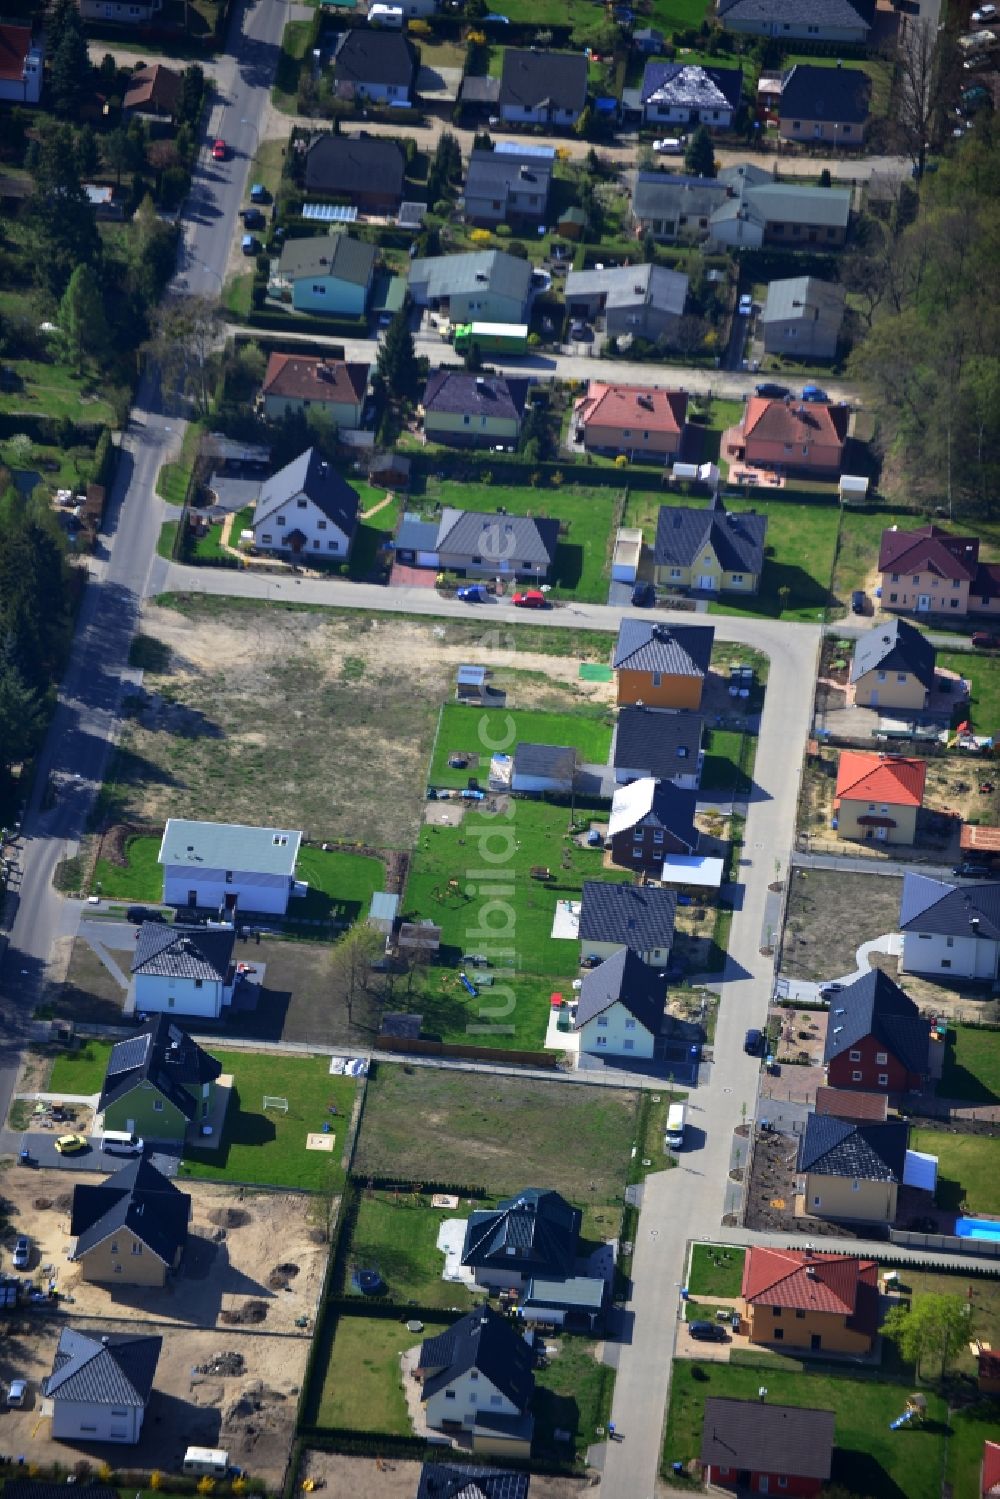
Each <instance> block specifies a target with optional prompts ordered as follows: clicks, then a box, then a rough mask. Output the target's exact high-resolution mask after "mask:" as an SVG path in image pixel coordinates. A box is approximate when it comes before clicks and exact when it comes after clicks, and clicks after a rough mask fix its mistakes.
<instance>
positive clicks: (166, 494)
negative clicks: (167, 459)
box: [156, 422, 202, 505]
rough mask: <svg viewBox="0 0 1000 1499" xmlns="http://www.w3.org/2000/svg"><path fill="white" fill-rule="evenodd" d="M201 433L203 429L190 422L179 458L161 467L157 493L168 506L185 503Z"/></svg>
mask: <svg viewBox="0 0 1000 1499" xmlns="http://www.w3.org/2000/svg"><path fill="white" fill-rule="evenodd" d="M201 433H202V429H201V427H200V425H199V424H198V423H197V422H189V423H188V425H187V426H186V427H185V429H184V439H183V442H182V443H181V451H180V454H179V456H178V458H177V459H176V460H175V461H174V462H172V463H164V464H161V466H160V471H159V473H158V474H157V476H156V493H157V494H158V495H159V496H160V498H161V499H164V500H166V502H167V504H168V505H183V503H184V497H185V495H186V494H187V489H188V484H189V483H190V482H191V472H192V470H193V468H194V460H195V458H196V457H197V454H198V444H199V442H200V441H201Z"/></svg>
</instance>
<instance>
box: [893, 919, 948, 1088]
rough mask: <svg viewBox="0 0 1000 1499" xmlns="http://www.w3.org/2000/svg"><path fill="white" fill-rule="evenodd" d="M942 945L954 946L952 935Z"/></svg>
mask: <svg viewBox="0 0 1000 1499" xmlns="http://www.w3.org/2000/svg"><path fill="white" fill-rule="evenodd" d="M944 945H945V947H954V946H955V939H954V937H946V938H945V939H944ZM879 1061H880V1062H881V1061H882V1058H881V1057H879Z"/></svg>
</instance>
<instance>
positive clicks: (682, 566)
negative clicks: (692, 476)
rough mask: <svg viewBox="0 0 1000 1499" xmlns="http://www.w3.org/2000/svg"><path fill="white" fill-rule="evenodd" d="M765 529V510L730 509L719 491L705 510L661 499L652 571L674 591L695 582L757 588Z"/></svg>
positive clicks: (708, 588) (710, 588)
mask: <svg viewBox="0 0 1000 1499" xmlns="http://www.w3.org/2000/svg"><path fill="white" fill-rule="evenodd" d="M766 535H767V516H766V515H758V514H757V512H756V511H754V510H744V511H728V510H727V509H726V507H725V505H724V504H723V503H722V497H721V495H720V494H719V493H718V492H716V494H715V496H714V498H713V499H712V501H711V503H710V504H709V506H708V508H707V509H704V510H702V509H696V508H695V507H694V506H686V505H661V506H660V514H659V517H658V519H657V522H656V545H655V548H654V552H653V562H654V573H653V575H654V577H655V579H656V582H657V583H660V584H662V585H665V586H666V587H668V588H670V589H671V590H672V591H674V592H676V591H677V590H678V589H681V588H693V589H697V590H699V591H700V592H705V593H718V592H720V591H725V592H733V593H756V592H757V590H758V588H759V587H760V576H761V573H762V572H763V570H764V538H765V537H766Z"/></svg>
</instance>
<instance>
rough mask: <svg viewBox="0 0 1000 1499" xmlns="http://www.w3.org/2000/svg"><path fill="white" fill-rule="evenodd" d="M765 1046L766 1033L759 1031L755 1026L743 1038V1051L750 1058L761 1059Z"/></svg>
mask: <svg viewBox="0 0 1000 1499" xmlns="http://www.w3.org/2000/svg"><path fill="white" fill-rule="evenodd" d="M763 1045H764V1033H763V1031H759V1030H758V1029H757V1027H756V1026H755V1025H753V1026H751V1027H750V1029H749V1030H748V1031H747V1033H746V1035H745V1036H744V1037H743V1050H744V1051H745V1052H746V1054H747V1056H748V1057H759V1056H760V1053H761V1049H762V1048H763Z"/></svg>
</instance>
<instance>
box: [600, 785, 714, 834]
mask: <svg viewBox="0 0 1000 1499" xmlns="http://www.w3.org/2000/svg"><path fill="white" fill-rule="evenodd" d="M697 804H698V793H697V792H696V791H686V790H682V789H681V787H679V786H675V785H674V783H673V781H657V780H656V779H654V777H652V776H643V777H642V779H641V780H638V781H631V782H630V783H629V785H627V786H619V787H618V789H617V790H616V792H615V794H614V797H613V799H612V802H611V817H610V819H609V822H608V833H609V835H610V836H611V837H612V838H614V837H616V836H617V835H618V834H619V833H626V832H628V831H629V830H630V829H631V828H634V827H636V826H637V825H638V824H639V823H640V822H641V823H642V824H643V825H644V826H646V827H651V828H661V829H662V830H663V831H664V832H665V833H669V834H670V835H671V837H673V838H675V839H676V840H677V842H678V843H682V844H684V846H685V847H686V848H687V849H688V851H689V852H690V853H693V852H694V850H695V849H696V848H697V846H698V829H697V828H696V827H695V825H694V814H695V810H696V808H697ZM674 852H675V853H676V852H677V850H676V849H675V850H674Z"/></svg>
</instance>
